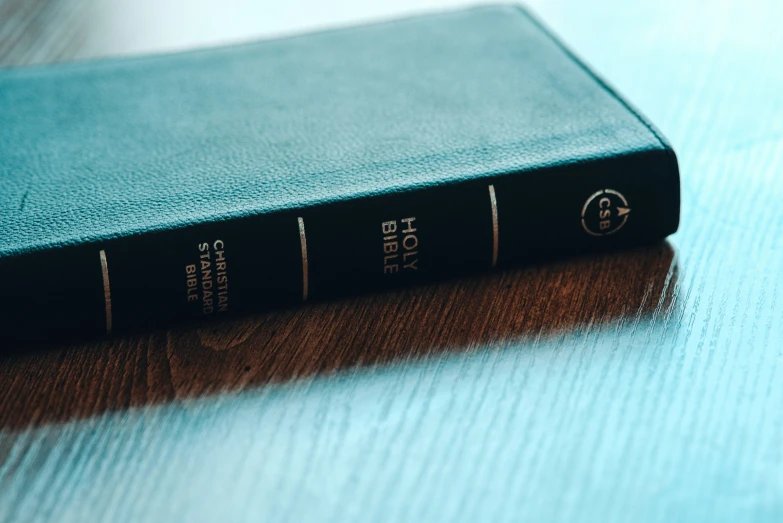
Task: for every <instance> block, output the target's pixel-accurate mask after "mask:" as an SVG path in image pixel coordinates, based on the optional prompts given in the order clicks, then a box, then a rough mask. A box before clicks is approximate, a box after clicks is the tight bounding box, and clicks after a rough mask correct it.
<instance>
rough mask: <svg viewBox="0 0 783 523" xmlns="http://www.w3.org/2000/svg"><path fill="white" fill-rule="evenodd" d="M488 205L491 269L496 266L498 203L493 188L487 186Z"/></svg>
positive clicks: (492, 186)
mask: <svg viewBox="0 0 783 523" xmlns="http://www.w3.org/2000/svg"><path fill="white" fill-rule="evenodd" d="M489 203H490V204H491V205H492V268H493V269H494V268H495V267H496V266H497V264H498V239H499V238H498V201H497V198H496V197H495V186H494V185H490V186H489Z"/></svg>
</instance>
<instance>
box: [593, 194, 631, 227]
mask: <svg viewBox="0 0 783 523" xmlns="http://www.w3.org/2000/svg"><path fill="white" fill-rule="evenodd" d="M630 212H631V209H630V207H628V200H626V199H625V196H623V195H622V194H620V193H619V192H617V191H615V190H612V189H602V190H600V191H598V192H596V193H594V194H592V195H591V196H590V197H589V198H588V199H587V201H586V202H585V205H584V207H582V228H584V230H585V232H587V234H590V235H592V236H608V235H609V234H613V233H616V232H617V231H619V230H620V229H622V228H623V225H625V222H627V221H628V213H630Z"/></svg>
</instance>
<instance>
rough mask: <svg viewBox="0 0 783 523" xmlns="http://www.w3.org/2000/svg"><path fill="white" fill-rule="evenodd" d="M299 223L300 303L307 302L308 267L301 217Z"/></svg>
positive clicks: (305, 239)
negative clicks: (300, 251) (300, 254)
mask: <svg viewBox="0 0 783 523" xmlns="http://www.w3.org/2000/svg"><path fill="white" fill-rule="evenodd" d="M297 220H298V221H299V245H300V246H301V247H302V301H307V295H308V292H309V286H310V285H309V272H310V271H309V267H308V265H307V236H306V235H305V225H304V220H303V219H302V217H301V216H300V217H298V218H297Z"/></svg>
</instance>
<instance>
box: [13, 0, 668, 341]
mask: <svg viewBox="0 0 783 523" xmlns="http://www.w3.org/2000/svg"><path fill="white" fill-rule="evenodd" d="M0 181H1V182H2V183H1V184H0V296H2V314H0V324H2V329H0V331H2V335H3V336H10V337H22V338H29V337H37V338H45V339H62V338H67V337H72V336H84V335H100V334H105V333H112V332H115V333H116V332H123V331H128V330H135V329H146V328H155V327H161V326H165V325H168V324H170V323H172V322H175V321H183V320H188V319H199V318H200V319H208V318H216V317H225V316H227V315H232V314H238V313H244V312H247V311H251V310H259V309H265V308H269V307H276V306H285V305H290V304H295V303H301V302H304V301H308V300H314V299H324V298H328V297H332V296H336V295H341V294H346V293H353V292H362V291H369V290H373V289H387V288H394V287H397V286H401V285H408V284H414V283H421V282H426V281H430V280H433V279H439V278H446V277H453V276H455V275H460V274H467V273H471V272H477V271H489V270H493V269H503V268H508V267H513V266H517V265H520V264H524V263H529V262H530V261H531V260H534V259H537V258H540V257H549V256H560V255H565V254H571V253H577V252H585V251H594V250H605V249H614V248H618V247H625V246H631V245H636V244H640V243H649V242H653V241H657V240H660V239H662V238H664V237H665V236H667V235H669V234H671V233H673V232H674V231H675V230H676V229H677V226H678V222H679V206H680V201H679V200H680V194H679V173H678V167H677V160H676V157H675V154H674V152H673V150H672V148H671V147H670V145H669V144H668V143H667V142H666V141H665V139H664V138H663V137H662V136H661V134H660V133H659V132H658V131H657V130H656V129H655V128H654V127H653V126H652V125H651V124H650V122H648V121H647V120H646V119H645V118H644V117H642V116H641V115H640V114H639V113H638V112H637V111H636V110H634V109H633V108H632V107H631V106H630V105H629V104H628V103H627V102H626V101H624V100H623V99H622V98H621V97H620V96H619V95H618V94H617V92H615V91H614V90H612V89H611V88H609V87H608V86H607V84H606V83H605V82H604V81H603V80H601V79H600V78H599V77H598V76H596V74H595V73H594V72H592V71H591V70H590V69H589V68H588V67H587V66H586V65H585V64H584V63H582V62H581V61H580V60H578V59H577V58H576V57H575V56H574V54H573V53H571V52H570V51H569V50H568V49H567V48H566V47H564V45H563V44H562V43H560V42H559V41H558V40H557V39H556V38H555V37H554V36H553V35H552V34H551V33H550V32H549V31H548V30H547V29H545V28H544V27H543V26H542V25H541V23H540V22H538V21H537V20H536V19H535V18H534V17H532V16H531V15H530V14H529V13H528V12H527V11H526V10H524V9H522V8H520V7H517V6H493V7H481V8H474V9H468V10H460V11H455V12H447V13H439V14H432V15H426V16H420V17H415V18H408V19H403V20H397V21H391V22H385V23H379V24H374V25H366V26H360V27H353V28H345V29H339V30H329V31H324V32H319V33H314V34H310V35H304V36H294V37H288V38H283V39H278V40H269V41H262V42H258V43H253V44H244V45H237V46H230V47H225V48H218V49H209V50H200V51H195V52H185V53H179V54H172V55H160V56H148V57H141V58H124V59H110V60H95V61H86V62H81V63H68V64H57V65H48V66H40V67H29V68H18V69H8V70H4V71H0Z"/></svg>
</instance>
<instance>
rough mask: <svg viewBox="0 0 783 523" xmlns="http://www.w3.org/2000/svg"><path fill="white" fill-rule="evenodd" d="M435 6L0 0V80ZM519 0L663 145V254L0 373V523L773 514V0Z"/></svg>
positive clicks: (761, 517)
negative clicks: (675, 180) (676, 210)
mask: <svg viewBox="0 0 783 523" xmlns="http://www.w3.org/2000/svg"><path fill="white" fill-rule="evenodd" d="M451 4H453V3H449V2H425V3H419V2H414V1H413V0H408V1H407V2H406V1H403V2H390V1H384V2H379V3H373V2H359V1H356V0H353V1H345V2H342V3H336V2H331V3H330V2H318V1H315V0H310V1H306V0H298V1H296V2H288V3H278V2H274V3H273V2H249V1H242V0H231V1H227V2H222V3H216V4H214V5H213V4H208V3H206V2H201V1H199V2H185V1H176V0H166V1H164V2H153V1H152V0H140V1H138V2H112V1H109V0H105V1H101V0H84V1H81V0H62V1H52V2H45V1H34V2H30V1H26V0H25V1H22V0H3V1H0V63H2V64H4V65H24V64H31V63H40V62H48V61H57V60H69V59H75V58H89V57H95V56H114V55H121V54H138V53H146V52H160V51H168V50H174V49H180V48H189V47H196V46H204V45H214V44H217V43H221V42H227V41H241V40H247V39H251V38H256V37H266V36H272V35H276V34H280V33H286V32H291V31H294V32H296V31H302V30H305V29H310V28H315V27H321V26H324V25H327V26H328V25H335V24H337V25H339V24H344V23H349V22H351V23H352V22H356V21H360V20H365V19H377V18H384V17H389V16H393V15H396V14H402V13H413V12H418V11H421V10H426V9H434V8H440V7H445V6H447V5H451ZM530 4H531V6H532V7H533V8H534V10H535V11H536V12H537V13H538V14H539V15H540V17H541V18H543V19H544V20H545V21H546V22H547V24H548V25H550V26H551V27H552V28H553V29H554V30H555V31H556V32H557V33H559V34H560V35H561V36H562V37H563V38H564V40H565V41H566V42H567V43H569V44H570V46H571V47H573V48H574V49H575V50H576V51H577V53H578V54H579V55H581V56H582V57H584V58H585V59H586V60H587V61H588V62H589V63H590V64H592V65H593V66H594V67H595V68H596V69H597V70H598V71H599V72H600V73H601V74H602V75H603V76H604V77H606V78H607V79H608V80H609V82H610V83H611V84H613V85H614V86H616V87H617V88H618V89H619V90H620V91H621V92H622V93H623V94H625V95H626V96H627V97H628V98H629V99H630V100H631V101H632V102H633V103H634V104H635V105H636V106H637V107H639V108H640V109H641V110H642V111H643V112H644V113H645V114H646V115H648V116H649V117H650V118H651V119H652V120H653V121H654V122H655V123H656V124H657V125H658V126H659V127H660V128H661V130H662V131H663V132H664V134H666V135H667V136H668V138H669V139H670V140H671V141H672V143H673V144H674V147H675V149H676V150H677V152H678V155H679V159H680V165H681V169H682V183H683V202H682V208H683V213H682V227H681V230H680V232H678V233H677V234H676V235H674V236H673V237H672V238H671V239H670V243H669V244H668V245H664V246H658V247H653V248H649V249H642V250H639V251H635V252H631V253H622V254H617V255H611V256H604V257H599V258H582V259H578V260H572V261H567V262H561V263H558V264H552V265H546V266H537V267H529V268H526V269H523V270H520V271H516V272H511V273H505V274H496V275H490V276H486V277H483V278H473V279H468V280H462V281H458V282H451V283H445V284H441V285H435V286H430V287H425V288H421V289H414V290H409V291H403V292H400V293H392V294H387V295H381V296H365V297H359V298H355V299H351V300H343V301H339V302H333V303H326V304H320V305H312V306H309V307H305V308H302V309H297V310H288V311H280V312H277V313H273V314H266V315H259V316H255V317H250V318H245V319H241V320H237V321H233V322H230V323H228V324H223V325H209V326H203V327H200V328H180V329H174V330H171V331H167V332H155V333H148V334H140V335H138V336H135V337H128V338H122V339H118V340H113V341H105V342H94V343H89V344H82V345H76V346H63V347H55V348H53V349H50V350H48V351H43V352H36V353H31V354H24V355H18V356H13V357H4V358H3V359H2V360H0V520H2V521H46V520H53V521H79V522H82V521H101V520H104V521H118V522H119V521H310V520H314V521H315V520H317V521H334V522H346V521H373V522H375V521H378V522H380V521H428V522H430V521H536V522H538V521H601V522H613V521H617V522H624V521H640V522H673V521H685V522H699V521H710V522H720V521H726V522H737V521H770V522H772V521H783V31H782V30H781V28H780V23H781V21H782V20H783V2H778V1H775V0H768V1H763V0H755V1H754V0H745V1H738V0H725V1H718V0H715V1H710V2H701V1H695V0H694V1H690V2H688V1H676V0H655V1H653V0H638V1H623V0H601V1H593V2H588V1H579V0H568V1H566V0H562V1H554V0H553V1H550V2H546V1H540V2H539V1H534V2H530ZM455 5H456V4H455ZM0 110H2V108H0Z"/></svg>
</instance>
